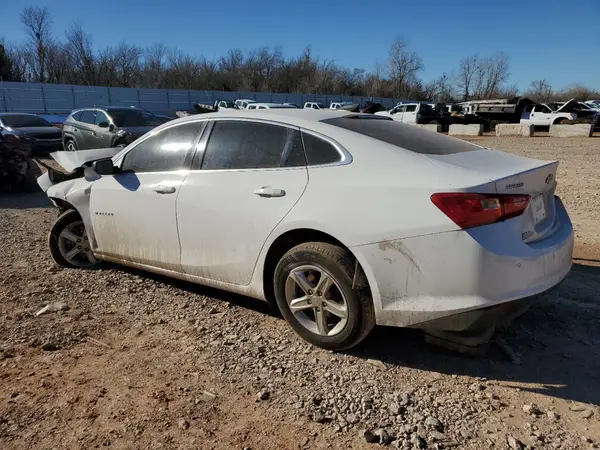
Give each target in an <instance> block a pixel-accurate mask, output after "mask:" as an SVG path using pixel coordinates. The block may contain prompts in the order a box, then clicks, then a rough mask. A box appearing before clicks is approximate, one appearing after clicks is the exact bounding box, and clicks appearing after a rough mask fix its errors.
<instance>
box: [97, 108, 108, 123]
mask: <svg viewBox="0 0 600 450" xmlns="http://www.w3.org/2000/svg"><path fill="white" fill-rule="evenodd" d="M102 122H107V123H110V121H109V120H108V116H107V115H106V114H104V113H103V112H102V111H98V112H97V113H96V125H99V124H101V123H102Z"/></svg>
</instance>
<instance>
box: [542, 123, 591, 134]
mask: <svg viewBox="0 0 600 450" xmlns="http://www.w3.org/2000/svg"><path fill="white" fill-rule="evenodd" d="M593 134H594V126H593V125H591V124H587V123H576V124H573V125H552V126H551V127H550V136H551V137H592V135H593Z"/></svg>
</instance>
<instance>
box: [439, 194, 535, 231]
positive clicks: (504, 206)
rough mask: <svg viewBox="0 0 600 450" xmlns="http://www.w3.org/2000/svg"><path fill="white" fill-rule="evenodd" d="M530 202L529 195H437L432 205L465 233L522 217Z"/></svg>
mask: <svg viewBox="0 0 600 450" xmlns="http://www.w3.org/2000/svg"><path fill="white" fill-rule="evenodd" d="M530 198H531V197H530V196H529V195H510V194H471V193H468V192H448V193H441V194H433V195H432V196H431V201H432V202H433V204H434V205H435V206H437V207H438V208H439V209H441V210H442V212H443V213H444V214H446V215H447V216H448V217H449V218H450V219H452V221H453V222H454V223H455V224H456V225H458V226H459V227H461V228H462V229H465V228H471V227H477V226H480V225H488V224H490V223H494V222H501V221H503V220H506V219H510V218H511V217H516V216H520V215H521V214H523V211H525V209H526V208H527V205H528V204H529V200H530Z"/></svg>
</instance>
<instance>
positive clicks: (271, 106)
mask: <svg viewBox="0 0 600 450" xmlns="http://www.w3.org/2000/svg"><path fill="white" fill-rule="evenodd" d="M246 109H298V107H297V106H294V105H286V104H285V103H250V104H249V105H248V106H247V107H246Z"/></svg>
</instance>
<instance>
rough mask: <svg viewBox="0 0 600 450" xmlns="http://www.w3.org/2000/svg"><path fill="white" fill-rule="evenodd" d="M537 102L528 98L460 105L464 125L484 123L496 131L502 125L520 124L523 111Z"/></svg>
mask: <svg viewBox="0 0 600 450" xmlns="http://www.w3.org/2000/svg"><path fill="white" fill-rule="evenodd" d="M534 104H535V102H534V101H533V100H531V99H528V98H527V97H515V98H512V99H499V100H471V101H468V102H462V103H458V105H459V106H461V107H462V108H463V111H464V115H463V117H462V121H463V123H482V124H483V125H484V126H485V128H486V129H490V130H492V131H493V130H495V129H496V125H498V124H500V123H519V121H520V120H521V116H522V114H523V110H524V109H525V107H527V106H528V105H534Z"/></svg>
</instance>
